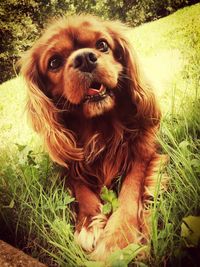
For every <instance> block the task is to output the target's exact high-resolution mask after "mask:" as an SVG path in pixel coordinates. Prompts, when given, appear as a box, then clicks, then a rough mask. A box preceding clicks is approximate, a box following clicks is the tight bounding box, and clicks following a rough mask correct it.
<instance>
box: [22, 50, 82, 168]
mask: <svg viewBox="0 0 200 267" xmlns="http://www.w3.org/2000/svg"><path fill="white" fill-rule="evenodd" d="M20 65H21V66H22V67H21V73H22V75H23V76H24V78H25V80H26V84H27V87H28V101H27V111H28V114H29V117H30V119H31V122H32V125H33V128H34V130H35V131H36V132H38V133H40V134H41V135H42V136H43V138H44V141H45V144H46V146H47V149H48V151H49V154H50V156H51V158H52V160H53V161H55V162H57V163H58V164H60V165H62V166H65V167H68V164H67V162H68V161H70V160H75V161H80V160H82V158H83V153H82V149H79V148H77V146H76V140H75V136H74V134H73V132H71V131H69V130H67V129H66V128H64V127H63V126H62V125H61V124H60V123H59V112H60V111H59V110H58V109H57V108H56V107H55V106H54V104H53V102H52V101H51V100H50V99H49V98H48V97H47V96H46V95H45V94H44V93H43V91H42V90H41V89H42V87H43V84H42V81H41V79H40V75H39V73H38V69H37V62H36V60H35V59H34V57H33V55H32V53H31V52H28V53H27V54H25V55H24V57H23V58H22V59H21V61H20Z"/></svg>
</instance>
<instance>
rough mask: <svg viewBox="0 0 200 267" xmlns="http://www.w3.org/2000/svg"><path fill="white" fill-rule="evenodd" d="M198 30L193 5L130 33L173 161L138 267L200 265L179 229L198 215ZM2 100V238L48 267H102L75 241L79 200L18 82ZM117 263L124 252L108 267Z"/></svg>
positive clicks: (197, 8) (3, 89)
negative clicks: (46, 146)
mask: <svg viewBox="0 0 200 267" xmlns="http://www.w3.org/2000/svg"><path fill="white" fill-rule="evenodd" d="M199 25H200V4H196V5H194V6H191V7H188V8H184V9H182V10H179V11H177V12H176V13H174V14H173V15H170V16H169V17H166V18H163V19H160V20H158V21H155V22H152V23H148V24H145V25H143V26H140V27H137V28H136V29H134V30H133V31H132V40H133V42H134V44H135V48H136V50H137V51H138V53H139V55H140V58H141V59H142V63H143V65H144V68H145V69H146V72H147V73H148V75H149V78H150V79H151V80H152V81H153V83H154V86H155V88H156V91H157V95H158V97H159V101H160V103H161V108H162V111H163V120H162V123H161V131H160V135H159V141H160V144H161V147H162V152H163V153H166V154H168V155H169V157H170V162H169V164H168V166H167V169H166V171H167V173H168V176H169V177H170V183H169V187H168V190H167V191H166V192H164V193H163V194H157V195H156V196H155V200H154V202H153V203H152V209H153V214H152V242H151V257H150V259H149V260H148V261H143V265H142V264H141V263H138V265H139V264H140V266H166V265H167V266H198V262H197V260H199V259H197V258H198V253H197V252H198V249H199V248H198V247H195V246H194V245H193V246H192V247H187V246H186V245H185V242H184V239H183V237H182V235H181V224H182V220H183V218H185V217H187V216H189V215H193V216H198V215H199V214H200V204H199V203H200V177H199V176H200V155H199V148H200V98H199V87H200V76H199V73H200V28H199ZM0 100H1V101H0V129H1V131H0V151H1V152H0V225H1V228H0V235H3V231H5V230H6V236H5V238H7V239H9V235H10V236H11V238H12V237H13V236H15V238H16V240H15V241H16V243H17V244H18V245H19V246H23V248H24V250H25V251H27V252H28V253H31V254H32V255H33V256H34V257H37V258H39V259H40V260H41V261H43V262H46V263H47V264H48V266H61V267H62V266H63V267H64V266H105V265H104V264H103V265H102V263H94V262H91V261H89V259H88V257H87V255H85V253H84V252H83V251H82V249H81V248H80V247H79V246H77V245H76V243H75V242H74V239H73V221H74V214H73V212H72V210H71V209H70V206H71V203H72V202H73V201H74V199H73V198H72V197H71V196H70V194H69V192H68V191H67V189H66V188H65V186H64V184H63V182H62V181H60V179H59V171H58V168H57V166H55V165H53V164H52V162H51V161H50V160H49V158H48V156H47V155H46V154H45V153H44V152H42V151H43V148H42V145H41V141H40V139H39V137H38V136H37V135H36V134H35V133H33V131H32V130H31V128H30V127H29V125H28V123H27V121H26V116H25V114H24V105H25V88H24V84H23V80H22V79H21V77H18V78H16V79H13V80H11V81H8V82H6V83H4V84H2V85H1V86H0ZM1 230H2V232H1ZM20 242H21V243H20ZM135 249H137V248H136V247H129V248H128V249H127V250H125V251H124V252H123V253H124V255H125V259H126V261H123V262H120V264H121V265H120V266H127V263H128V262H129V261H131V260H132V259H133V258H134V255H136V254H137V253H135V254H134V253H133V251H135ZM116 259H117V261H116ZM133 261H134V260H133ZM117 262H119V254H116V255H114V256H113V258H112V260H111V261H110V262H109V265H111V266H119V265H116V264H117Z"/></svg>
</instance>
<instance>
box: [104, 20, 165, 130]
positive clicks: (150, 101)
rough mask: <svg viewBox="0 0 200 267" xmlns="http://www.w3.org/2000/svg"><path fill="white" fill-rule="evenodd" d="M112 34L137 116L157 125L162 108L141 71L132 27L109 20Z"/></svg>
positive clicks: (149, 123) (148, 123)
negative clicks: (131, 38)
mask: <svg viewBox="0 0 200 267" xmlns="http://www.w3.org/2000/svg"><path fill="white" fill-rule="evenodd" d="M107 27H108V29H109V32H110V34H111V35H112V37H113V39H114V40H115V42H116V45H117V47H118V49H119V51H118V57H119V60H120V61H121V62H122V64H123V66H124V71H125V75H124V76H125V79H126V80H127V82H126V84H127V86H128V87H129V88H130V91H131V96H132V100H133V103H134V104H135V105H136V108H137V115H136V116H137V117H138V119H140V120H142V121H143V122H144V123H145V124H146V125H152V126H153V125H157V124H158V123H159V120H160V115H161V114H160V109H159V106H158V104H157V101H156V97H155V95H154V92H153V90H152V88H151V86H150V85H149V84H148V82H147V80H146V78H145V77H144V74H143V73H142V72H141V69H140V64H139V61H138V59H137V56H136V53H135V51H134V48H133V46H132V44H131V42H130V41H129V39H128V37H127V36H128V34H129V35H130V29H129V28H128V27H126V26H124V25H123V24H121V23H116V22H114V23H113V22H107Z"/></svg>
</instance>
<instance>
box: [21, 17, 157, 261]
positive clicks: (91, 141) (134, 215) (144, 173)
mask: <svg viewBox="0 0 200 267" xmlns="http://www.w3.org/2000/svg"><path fill="white" fill-rule="evenodd" d="M127 33H129V29H128V28H127V27H125V26H124V25H122V24H121V23H119V22H111V21H102V20H101V19H99V18H96V17H93V16H84V15H82V16H79V17H69V18H67V19H65V18H63V19H60V20H58V21H57V22H55V24H53V25H52V26H50V27H49V28H48V29H47V30H46V31H45V32H44V34H43V36H42V37H41V38H40V39H39V40H38V41H37V42H36V43H35V45H34V46H33V48H32V49H30V51H28V52H27V53H26V54H25V55H24V57H23V58H22V60H21V65H22V69H21V71H22V74H23V76H24V77H25V79H26V83H27V87H28V103H27V110H28V113H29V116H30V118H31V121H32V124H33V128H34V129H35V130H36V131H37V132H38V133H40V134H41V136H42V137H43V139H44V142H45V144H46V147H47V148H48V151H49V154H50V156H51V158H52V159H53V160H54V161H55V162H57V163H58V164H60V165H62V166H64V167H65V168H66V169H68V173H69V177H70V185H71V187H72V189H73V191H74V194H75V196H76V199H77V201H78V203H79V210H78V221H77V228H76V229H77V232H76V236H77V239H78V240H79V242H80V243H81V245H82V246H83V247H85V248H86V247H87V248H88V250H89V251H91V250H94V253H93V255H95V258H97V259H103V258H105V257H106V255H107V254H109V253H110V252H112V251H113V250H114V249H116V248H119V247H120V248H122V247H125V246H126V245H127V244H128V243H129V242H138V240H140V239H141V238H139V237H138V235H139V234H138V233H141V236H142V231H143V230H142V228H143V226H142V225H144V221H145V219H144V218H143V205H144V202H145V201H144V198H145V194H146V192H147V190H146V187H149V186H150V185H151V184H152V183H151V178H150V177H152V174H153V173H154V172H155V168H156V167H155V166H156V165H157V164H158V157H159V156H158V154H157V153H156V149H157V145H156V142H155V134H156V132H157V129H158V126H159V120H160V109H159V107H158V104H157V101H156V98H155V95H154V93H153V91H152V89H151V87H150V85H149V84H148V83H147V81H146V79H145V78H144V75H143V74H142V72H141V70H140V64H139V63H138V60H137V57H136V55H135V52H134V49H133V47H132V44H131V43H130V42H129V40H128V38H127ZM97 36H103V37H97ZM101 38H103V39H106V41H107V42H108V43H109V52H108V53H103V52H101V51H99V50H98V49H97V47H94V41H93V40H95V42H97V40H98V39H100V40H101ZM86 52H87V53H93V54H95V55H96V57H97V63H98V64H97V67H96V69H95V71H93V72H91V74H90V75H89V74H88V73H87V74H86V73H85V72H82V71H79V70H77V68H76V69H75V67H73V66H74V65H73V64H74V60H75V58H76V57H77V55H80V53H86ZM52 54H54V55H55V54H59V55H62V57H63V58H64V59H63V62H64V63H63V65H62V66H61V67H60V68H59V69H56V70H53V71H51V70H49V69H48V67H47V62H48V61H49V60H50V58H51V56H52ZM81 55H82V54H81ZM91 77H92V78H91ZM92 81H98V82H99V83H101V84H104V85H106V87H107V88H110V93H107V96H106V98H105V99H104V100H101V101H99V102H86V103H84V102H83V99H84V95H85V94H86V92H87V91H88V90H89V87H90V86H91V84H92ZM93 92H94V90H93ZM119 175H123V176H125V179H124V182H123V185H122V189H121V192H120V195H119V203H120V207H119V209H118V210H117V211H116V213H114V214H113V215H112V216H111V217H110V219H109V220H108V222H107V224H106V223H105V222H104V223H103V224H102V223H100V224H99V230H100V231H99V230H97V228H98V226H97V225H98V224H95V227H97V228H95V230H94V228H92V227H90V225H91V223H92V222H93V221H95V219H94V218H95V216H96V215H98V214H99V213H100V207H101V200H100V198H99V193H100V191H101V188H102V186H104V185H106V186H107V187H110V186H111V183H112V181H113V179H115V178H116V177H117V176H119ZM121 220H122V221H123V220H124V221H126V223H128V224H129V225H130V227H133V229H135V232H134V231H133V232H134V233H133V234H131V233H130V231H129V229H128V228H127V224H126V223H124V222H121ZM97 221H98V220H97ZM102 225H103V226H102ZM103 228H104V229H103ZM91 229H93V230H91ZM120 229H122V231H120ZM89 232H90V242H89V244H88V242H86V239H87V233H89ZM97 232H98V238H97V235H96V234H95V233H97ZM123 232H125V237H123V235H124V233H123ZM84 233H85V234H84ZM99 233H102V234H99ZM122 233H123V234H122ZM127 240H128V241H127ZM84 242H86V243H87V246H84ZM127 242H128V243H127Z"/></svg>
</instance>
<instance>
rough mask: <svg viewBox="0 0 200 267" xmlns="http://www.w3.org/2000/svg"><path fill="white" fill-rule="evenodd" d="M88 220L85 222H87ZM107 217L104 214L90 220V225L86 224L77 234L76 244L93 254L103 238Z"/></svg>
mask: <svg viewBox="0 0 200 267" xmlns="http://www.w3.org/2000/svg"><path fill="white" fill-rule="evenodd" d="M87 220H88V218H86V220H85V221H87ZM106 222H107V217H106V216H105V215H103V214H98V215H96V216H94V217H92V218H91V219H90V223H89V224H87V223H84V224H83V226H82V227H81V229H80V230H76V232H75V240H76V242H77V243H78V244H79V245H80V246H81V247H82V248H83V249H84V250H85V251H88V252H92V251H93V250H94V248H95V247H96V244H97V241H98V240H99V237H100V236H101V234H102V232H103V229H104V227H105V225H106Z"/></svg>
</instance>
